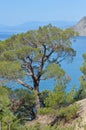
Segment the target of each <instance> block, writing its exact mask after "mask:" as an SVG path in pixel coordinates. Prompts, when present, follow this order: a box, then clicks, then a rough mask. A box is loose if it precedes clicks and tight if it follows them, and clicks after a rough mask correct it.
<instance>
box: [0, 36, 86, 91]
mask: <svg viewBox="0 0 86 130" xmlns="http://www.w3.org/2000/svg"><path fill="white" fill-rule="evenodd" d="M6 38H7V34H4V36H3V37H2V38H1V35H0V39H1V40H2V39H3V40H4V39H6ZM72 47H73V48H74V49H75V50H76V56H75V58H74V60H73V62H72V63H67V62H63V63H62V64H61V66H62V68H63V69H64V70H65V71H66V72H67V74H68V75H70V77H71V82H70V83H69V85H68V89H70V88H71V87H72V86H76V88H78V87H79V86H80V83H79V80H78V79H79V77H80V76H81V74H82V73H81V72H80V66H81V65H82V63H83V58H82V54H83V53H86V37H76V41H75V42H74V41H72ZM25 82H27V78H26V79H25ZM10 86H11V87H13V88H15V87H21V85H19V84H17V83H15V82H14V83H13V82H11V83H10ZM53 86H54V81H53V80H52V79H50V80H47V81H41V82H40V90H41V91H42V90H45V89H49V90H52V89H53Z"/></svg>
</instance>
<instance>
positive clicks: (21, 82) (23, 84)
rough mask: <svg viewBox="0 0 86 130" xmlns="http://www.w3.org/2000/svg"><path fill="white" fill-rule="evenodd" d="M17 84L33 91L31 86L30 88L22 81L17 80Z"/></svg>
mask: <svg viewBox="0 0 86 130" xmlns="http://www.w3.org/2000/svg"><path fill="white" fill-rule="evenodd" d="M17 82H18V83H19V84H21V85H22V86H24V87H26V88H28V89H30V90H33V88H32V87H31V86H29V85H28V84H26V83H24V82H23V81H22V80H20V79H17Z"/></svg>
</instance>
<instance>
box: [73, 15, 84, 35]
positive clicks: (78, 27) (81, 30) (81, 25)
mask: <svg viewBox="0 0 86 130" xmlns="http://www.w3.org/2000/svg"><path fill="white" fill-rule="evenodd" d="M72 28H73V29H74V31H76V32H78V33H79V36H86V16H85V17H83V18H82V19H81V20H80V21H79V22H78V23H77V24H76V25H75V26H73V27H72Z"/></svg>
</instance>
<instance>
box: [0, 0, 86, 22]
mask: <svg viewBox="0 0 86 130" xmlns="http://www.w3.org/2000/svg"><path fill="white" fill-rule="evenodd" d="M84 16H86V0H0V24H4V25H18V24H22V23H25V22H29V21H79V20H80V19H81V18H82V17H84Z"/></svg>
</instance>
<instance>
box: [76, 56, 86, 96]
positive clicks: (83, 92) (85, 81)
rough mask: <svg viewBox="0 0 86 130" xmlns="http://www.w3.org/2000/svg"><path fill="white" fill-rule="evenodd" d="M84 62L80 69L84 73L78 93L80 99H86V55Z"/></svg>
mask: <svg viewBox="0 0 86 130" xmlns="http://www.w3.org/2000/svg"><path fill="white" fill-rule="evenodd" d="M83 59H84V62H83V64H82V66H81V67H80V70H81V72H82V76H81V77H80V89H79V92H78V98H85V97H86V54H83Z"/></svg>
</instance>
